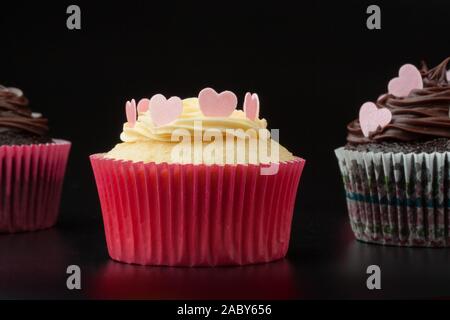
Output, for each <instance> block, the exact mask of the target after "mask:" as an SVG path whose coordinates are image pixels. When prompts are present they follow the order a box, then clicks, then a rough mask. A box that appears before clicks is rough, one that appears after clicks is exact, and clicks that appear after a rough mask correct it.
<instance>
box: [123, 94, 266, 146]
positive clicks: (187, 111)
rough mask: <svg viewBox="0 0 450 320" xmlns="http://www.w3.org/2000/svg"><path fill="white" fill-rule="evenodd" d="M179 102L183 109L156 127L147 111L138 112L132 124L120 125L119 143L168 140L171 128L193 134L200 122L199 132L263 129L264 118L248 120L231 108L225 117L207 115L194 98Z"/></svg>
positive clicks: (172, 130)
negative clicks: (170, 121)
mask: <svg viewBox="0 0 450 320" xmlns="http://www.w3.org/2000/svg"><path fill="white" fill-rule="evenodd" d="M182 102H183V112H182V114H181V116H179V117H178V118H177V119H176V120H175V121H173V122H172V123H169V124H167V125H163V126H160V127H157V126H155V125H154V123H153V121H152V117H151V114H150V112H149V111H148V110H147V111H146V112H142V113H140V114H139V115H138V119H137V121H136V123H135V124H134V126H131V125H130V124H129V123H125V124H124V125H123V131H122V134H121V135H120V139H121V140H122V141H123V142H136V141H149V140H156V141H165V142H170V141H172V134H173V132H174V131H175V130H178V129H184V130H187V131H188V132H189V133H190V134H192V135H194V133H195V131H196V130H198V129H199V126H197V125H196V124H199V123H201V130H202V133H204V132H205V131H207V130H210V129H217V130H220V131H221V132H222V133H224V134H225V132H226V129H242V130H244V131H247V130H248V129H253V130H255V132H257V131H258V130H259V129H266V128H267V121H266V120H265V119H256V120H250V119H248V118H247V117H246V116H245V113H244V112H243V111H242V110H235V111H233V113H232V114H231V116H229V117H207V116H204V115H203V114H202V112H201V111H200V107H199V103H198V99H197V98H188V99H184V100H183V101H182ZM230 132H231V131H230Z"/></svg>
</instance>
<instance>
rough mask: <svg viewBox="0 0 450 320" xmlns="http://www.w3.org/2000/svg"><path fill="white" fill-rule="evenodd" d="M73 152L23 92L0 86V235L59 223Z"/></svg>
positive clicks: (68, 143)
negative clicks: (55, 135) (51, 131)
mask: <svg viewBox="0 0 450 320" xmlns="http://www.w3.org/2000/svg"><path fill="white" fill-rule="evenodd" d="M69 151H70V142H68V141H64V140H59V139H52V138H50V136H49V129H48V125H47V119H45V118H44V117H42V115H40V114H39V113H33V112H31V109H30V108H29V106H28V99H27V98H26V97H25V96H24V95H23V93H22V91H21V90H19V89H17V88H7V87H4V86H0V232H18V231H31V230H37V229H43V228H48V227H51V226H52V225H54V224H55V223H56V219H57V214H58V208H59V201H60V196H61V189H62V183H63V179H64V173H65V168H66V163H67V158H68V155H69Z"/></svg>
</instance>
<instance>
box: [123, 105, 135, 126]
mask: <svg viewBox="0 0 450 320" xmlns="http://www.w3.org/2000/svg"><path fill="white" fill-rule="evenodd" d="M125 113H126V115H127V122H128V123H129V125H130V127H132V128H133V127H134V125H135V124H136V101H135V100H134V99H132V100H131V102H130V101H127V103H126V104H125Z"/></svg>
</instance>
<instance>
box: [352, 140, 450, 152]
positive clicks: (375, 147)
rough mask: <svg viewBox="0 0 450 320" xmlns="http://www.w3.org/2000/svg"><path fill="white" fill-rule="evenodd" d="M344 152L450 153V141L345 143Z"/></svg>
mask: <svg viewBox="0 0 450 320" xmlns="http://www.w3.org/2000/svg"><path fill="white" fill-rule="evenodd" d="M345 150H352V151H359V152H375V153H376V152H393V153H397V152H402V153H422V152H425V153H433V152H450V140H449V139H446V138H438V139H433V140H429V141H422V142H388V141H381V142H376V143H364V144H353V143H347V144H346V145H345Z"/></svg>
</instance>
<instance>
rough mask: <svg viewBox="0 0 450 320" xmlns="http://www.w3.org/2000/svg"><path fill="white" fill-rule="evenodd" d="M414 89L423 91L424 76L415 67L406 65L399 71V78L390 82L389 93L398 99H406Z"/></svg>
mask: <svg viewBox="0 0 450 320" xmlns="http://www.w3.org/2000/svg"><path fill="white" fill-rule="evenodd" d="M414 89H423V81H422V76H421V74H420V71H419V70H417V68H416V67H415V66H413V65H412V64H405V65H403V66H402V67H401V68H400V70H399V71H398V77H397V78H394V79H392V80H391V81H389V84H388V92H389V93H390V94H393V95H394V96H396V97H406V96H407V95H409V93H410V92H411V90H414Z"/></svg>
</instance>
